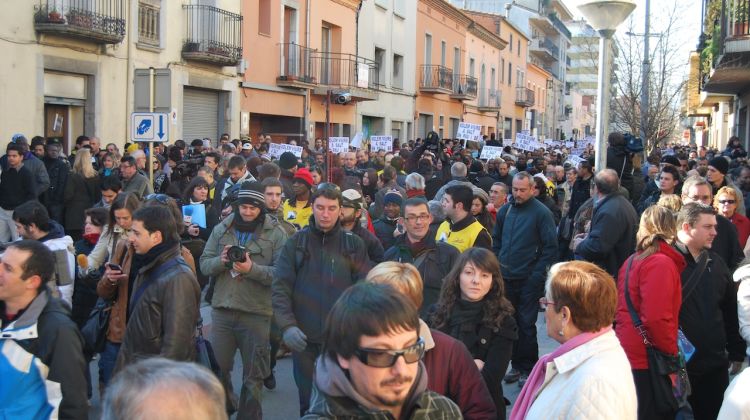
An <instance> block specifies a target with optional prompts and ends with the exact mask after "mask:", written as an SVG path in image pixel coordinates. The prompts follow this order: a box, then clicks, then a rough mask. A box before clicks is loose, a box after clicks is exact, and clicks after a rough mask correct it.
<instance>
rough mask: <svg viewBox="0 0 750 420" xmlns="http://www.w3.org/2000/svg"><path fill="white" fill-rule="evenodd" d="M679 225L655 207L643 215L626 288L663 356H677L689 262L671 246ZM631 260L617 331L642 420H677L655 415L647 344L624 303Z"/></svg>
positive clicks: (621, 283) (619, 300)
mask: <svg viewBox="0 0 750 420" xmlns="http://www.w3.org/2000/svg"><path fill="white" fill-rule="evenodd" d="M676 235H677V224H676V221H675V217H674V216H673V215H672V212H671V211H670V210H668V209H667V208H665V207H661V206H651V207H649V208H647V209H646V211H645V212H644V213H643V216H641V223H640V226H639V227H638V233H637V235H636V253H635V254H634V255H633V256H632V257H631V259H632V260H633V261H632V265H631V267H630V271H629V274H628V290H627V293H629V294H630V299H631V300H632V302H633V307H634V309H635V311H636V313H637V314H638V317H639V318H640V319H641V321H642V322H643V326H644V327H645V329H646V332H647V334H648V337H649V338H650V340H651V342H652V343H653V345H654V346H655V347H656V348H657V349H658V350H660V351H662V352H664V353H669V354H673V355H676V354H677V329H678V328H679V315H680V305H681V303H682V283H681V280H680V273H681V272H682V270H683V269H684V268H685V259H684V258H683V257H682V255H681V254H680V253H679V252H677V251H676V250H675V249H674V248H672V246H671V245H672V244H673V243H674V241H675V237H676ZM629 262H630V259H628V260H626V261H625V263H624V264H623V266H622V267H621V268H620V272H619V275H618V276H617V278H618V279H619V281H618V282H617V288H618V297H617V313H616V314H615V322H616V326H615V333H616V334H617V338H619V339H620V344H621V345H622V348H623V349H624V350H625V354H626V355H627V356H628V360H629V361H630V366H631V368H632V370H633V379H634V381H635V388H636V392H637V395H638V418H639V419H674V418H675V414H676V413H674V412H672V413H663V412H657V410H656V406H655V404H654V403H655V402H654V400H653V395H654V392H653V389H652V387H651V381H650V379H649V372H648V369H649V365H648V358H647V356H646V346H645V344H643V339H642V338H641V336H640V334H639V333H638V331H637V330H636V329H635V327H634V326H633V321H632V319H631V317H630V312H629V311H628V305H627V303H626V301H625V293H626V291H625V272H626V270H627V267H628V263H629Z"/></svg>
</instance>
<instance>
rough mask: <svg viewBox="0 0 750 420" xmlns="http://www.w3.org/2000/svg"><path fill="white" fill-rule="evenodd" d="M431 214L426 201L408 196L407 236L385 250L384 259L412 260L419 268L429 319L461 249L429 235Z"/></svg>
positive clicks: (424, 316)
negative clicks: (446, 277) (444, 281)
mask: <svg viewBox="0 0 750 420" xmlns="http://www.w3.org/2000/svg"><path fill="white" fill-rule="evenodd" d="M431 223H432V214H430V206H429V205H428V204H427V201H425V200H424V199H421V198H409V199H407V200H406V201H405V202H404V229H405V230H406V234H405V235H400V236H399V237H397V238H396V242H395V244H394V245H393V246H392V247H390V248H388V249H387V250H386V251H385V261H396V262H401V263H410V264H413V265H414V266H415V267H417V270H419V274H420V276H421V277H422V280H423V282H424V292H423V294H424V304H423V305H422V308H421V310H420V316H421V317H422V318H427V315H428V311H429V309H430V307H431V306H432V305H433V304H434V303H437V301H438V297H439V296H440V289H441V287H442V286H443V278H444V277H445V276H446V275H447V274H448V272H449V271H450V270H451V268H453V263H454V262H456V259H457V258H458V254H459V252H458V249H456V247H454V246H453V245H450V244H448V243H446V242H437V241H435V235H430V224H431Z"/></svg>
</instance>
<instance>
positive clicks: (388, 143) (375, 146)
mask: <svg viewBox="0 0 750 420" xmlns="http://www.w3.org/2000/svg"><path fill="white" fill-rule="evenodd" d="M378 150H383V151H386V152H390V151H393V136H370V151H371V152H377V151H378Z"/></svg>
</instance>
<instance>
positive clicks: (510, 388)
mask: <svg viewBox="0 0 750 420" xmlns="http://www.w3.org/2000/svg"><path fill="white" fill-rule="evenodd" d="M201 316H203V320H204V324H205V326H204V327H203V329H204V331H203V332H204V334H205V335H206V336H209V335H210V334H209V331H210V328H211V308H210V307H209V306H208V305H205V304H204V306H203V307H202V308H201ZM536 326H537V337H538V339H539V351H540V353H541V354H547V353H550V352H551V351H552V350H554V349H555V348H556V347H557V343H556V342H555V341H553V340H552V339H551V338H549V337H547V334H546V332H545V331H546V329H545V326H544V314H543V313H541V312H540V313H539V318H538V319H537V323H536ZM90 369H91V377H92V379H93V382H94V396H93V397H92V399H91V405H92V411H91V413H90V414H89V418H91V419H98V418H99V412H100V401H99V395H98V394H99V393H98V390H97V389H96V384H97V383H98V380H97V361H96V360H95V361H93V362H91V365H90ZM232 383H233V385H234V389H235V390H239V389H241V387H242V366H241V364H240V355H239V353H237V356H236V357H235V362H234V370H233V371H232ZM503 389H504V392H505V397H506V398H508V399H509V400H510V401H511V403H513V402H515V400H516V398H517V397H518V394H519V393H520V392H521V388H520V387H519V386H518V384H517V383H515V384H510V385H507V384H503ZM298 412H299V404H298V402H297V387H296V386H295V384H294V379H293V378H292V358H291V357H285V358H283V359H280V360H279V361H278V362H277V364H276V389H274V390H273V391H269V390H267V389H264V394H263V418H264V419H267V420H288V419H295V418H298ZM508 413H510V407H508Z"/></svg>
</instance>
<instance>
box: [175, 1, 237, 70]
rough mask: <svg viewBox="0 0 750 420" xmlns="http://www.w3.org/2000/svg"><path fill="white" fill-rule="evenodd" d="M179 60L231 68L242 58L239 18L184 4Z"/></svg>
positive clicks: (226, 12) (209, 8)
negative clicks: (182, 41)
mask: <svg viewBox="0 0 750 420" xmlns="http://www.w3.org/2000/svg"><path fill="white" fill-rule="evenodd" d="M182 8H183V9H184V10H185V28H186V33H185V43H184V44H183V45H182V58H184V59H185V60H193V61H201V62H204V63H208V64H216V65H220V66H235V65H237V64H238V63H239V62H240V59H241V58H242V16H240V15H238V14H236V13H231V12H228V11H226V10H222V9H219V8H216V7H213V6H203V5H195V4H185V5H183V6H182Z"/></svg>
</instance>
